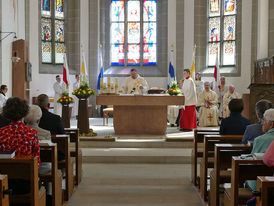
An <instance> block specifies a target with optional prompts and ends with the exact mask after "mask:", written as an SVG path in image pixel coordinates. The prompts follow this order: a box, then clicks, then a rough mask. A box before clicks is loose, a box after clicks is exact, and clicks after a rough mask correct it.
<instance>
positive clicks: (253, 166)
mask: <svg viewBox="0 0 274 206" xmlns="http://www.w3.org/2000/svg"><path fill="white" fill-rule="evenodd" d="M273 173H274V167H268V166H266V165H265V164H264V163H263V161H262V160H249V159H241V157H232V171H231V188H226V189H225V196H224V206H238V205H240V204H246V201H247V200H248V199H249V198H250V197H251V196H252V192H251V191H250V190H249V189H247V188H239V186H240V185H241V184H243V183H244V182H245V181H246V180H256V179H257V176H270V175H273Z"/></svg>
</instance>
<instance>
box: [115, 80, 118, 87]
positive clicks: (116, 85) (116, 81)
mask: <svg viewBox="0 0 274 206" xmlns="http://www.w3.org/2000/svg"><path fill="white" fill-rule="evenodd" d="M115 88H118V78H117V77H115Z"/></svg>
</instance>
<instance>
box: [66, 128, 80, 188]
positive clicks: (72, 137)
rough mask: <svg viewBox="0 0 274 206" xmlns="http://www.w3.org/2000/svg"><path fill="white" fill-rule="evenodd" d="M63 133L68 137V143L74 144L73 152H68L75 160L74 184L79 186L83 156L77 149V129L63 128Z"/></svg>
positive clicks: (78, 140)
mask: <svg viewBox="0 0 274 206" xmlns="http://www.w3.org/2000/svg"><path fill="white" fill-rule="evenodd" d="M65 132H66V133H67V134H69V136H70V142H71V143H74V151H71V152H70V155H71V156H72V157H74V158H75V168H76V173H75V174H76V175H75V184H76V185H79V184H80V182H81V180H82V162H83V154H82V150H81V149H80V148H79V142H80V139H79V129H78V128H77V129H73V128H65Z"/></svg>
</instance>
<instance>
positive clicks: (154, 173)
mask: <svg viewBox="0 0 274 206" xmlns="http://www.w3.org/2000/svg"><path fill="white" fill-rule="evenodd" d="M91 205H92V206H184V205H186V206H201V205H203V204H202V202H201V200H200V199H199V197H198V193H197V192H196V191H195V189H194V187H193V186H192V184H191V183H190V165H189V164H84V166H83V180H82V183H81V184H80V186H79V187H78V189H77V191H76V192H75V193H74V194H73V196H72V198H71V200H70V201H69V204H68V206H91Z"/></svg>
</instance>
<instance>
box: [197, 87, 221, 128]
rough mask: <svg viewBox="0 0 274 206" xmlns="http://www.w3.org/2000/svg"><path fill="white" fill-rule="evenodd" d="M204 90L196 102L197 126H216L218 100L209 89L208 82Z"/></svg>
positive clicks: (214, 93)
mask: <svg viewBox="0 0 274 206" xmlns="http://www.w3.org/2000/svg"><path fill="white" fill-rule="evenodd" d="M204 87H205V90H204V91H203V92H202V93H201V94H200V96H199V100H198V106H199V107H200V109H199V126H200V127H208V126H218V98H217V94H216V92H214V91H212V90H211V89H210V84H209V82H205V84H204Z"/></svg>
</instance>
